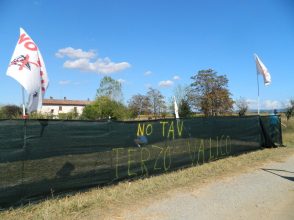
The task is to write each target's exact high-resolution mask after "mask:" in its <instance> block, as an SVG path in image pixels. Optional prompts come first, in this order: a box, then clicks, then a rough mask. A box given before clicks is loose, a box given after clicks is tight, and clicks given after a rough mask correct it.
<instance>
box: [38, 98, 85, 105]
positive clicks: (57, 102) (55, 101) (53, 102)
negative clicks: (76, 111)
mask: <svg viewBox="0 0 294 220" xmlns="http://www.w3.org/2000/svg"><path fill="white" fill-rule="evenodd" d="M89 104H91V101H86V100H67V99H43V105H74V106H85V105H89Z"/></svg>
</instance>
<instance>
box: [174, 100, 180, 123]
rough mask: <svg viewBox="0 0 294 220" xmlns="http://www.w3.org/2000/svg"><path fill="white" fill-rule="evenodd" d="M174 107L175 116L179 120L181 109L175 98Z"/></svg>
mask: <svg viewBox="0 0 294 220" xmlns="http://www.w3.org/2000/svg"><path fill="white" fill-rule="evenodd" d="M174 107H175V115H176V118H179V108H178V105H177V101H176V97H175V96H174Z"/></svg>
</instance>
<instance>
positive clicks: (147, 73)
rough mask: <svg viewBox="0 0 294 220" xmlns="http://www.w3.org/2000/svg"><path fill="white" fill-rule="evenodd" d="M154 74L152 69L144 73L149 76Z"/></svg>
mask: <svg viewBox="0 0 294 220" xmlns="http://www.w3.org/2000/svg"><path fill="white" fill-rule="evenodd" d="M151 74H152V72H151V71H150V70H148V71H146V72H145V73H144V76H149V75H151Z"/></svg>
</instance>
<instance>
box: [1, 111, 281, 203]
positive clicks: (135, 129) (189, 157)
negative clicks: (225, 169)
mask: <svg viewBox="0 0 294 220" xmlns="http://www.w3.org/2000/svg"><path fill="white" fill-rule="evenodd" d="M281 144H282V134H281V121H280V117H279V116H276V115H273V116H263V117H260V116H249V117H213V118H205V117H199V118H191V119H174V120H171V119H170V120H168V119H167V120H155V121H137V122H135V121H132V122H116V121H61V120H60V121H59V120H0V206H3V207H4V206H10V205H14V204H19V203H20V202H26V201H28V200H29V199H32V198H37V197H39V196H41V197H42V196H45V195H48V194H51V193H52V192H54V193H56V192H61V191H66V190H72V189H79V188H84V187H89V186H94V185H104V184H109V183H112V182H116V181H119V180H121V179H127V178H138V177H140V176H148V175H152V174H156V173H163V172H168V171H171V170H175V169H178V168H182V167H187V166H196V165H200V164H203V163H205V162H209V161H213V160H216V159H219V158H223V157H226V156H229V155H237V154H240V153H242V152H245V151H251V150H256V149H260V148H262V147H272V146H275V145H281Z"/></svg>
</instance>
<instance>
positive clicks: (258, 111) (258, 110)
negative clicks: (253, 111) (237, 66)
mask: <svg viewBox="0 0 294 220" xmlns="http://www.w3.org/2000/svg"><path fill="white" fill-rule="evenodd" d="M256 77H257V114H258V115H259V113H260V109H259V79H258V73H256Z"/></svg>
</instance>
